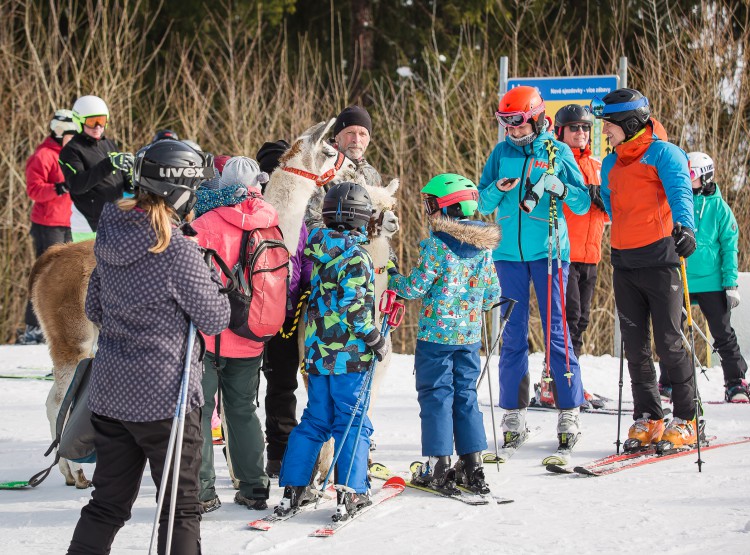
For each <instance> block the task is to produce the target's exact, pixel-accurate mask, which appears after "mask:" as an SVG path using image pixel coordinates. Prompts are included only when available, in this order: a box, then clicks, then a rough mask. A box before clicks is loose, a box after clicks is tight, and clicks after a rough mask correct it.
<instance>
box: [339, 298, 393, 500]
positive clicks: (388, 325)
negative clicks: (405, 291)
mask: <svg viewBox="0 0 750 555" xmlns="http://www.w3.org/2000/svg"><path fill="white" fill-rule="evenodd" d="M404 310H405V309H404V305H403V303H400V302H392V303H391V307H390V310H389V312H388V318H383V326H382V328H381V329H382V331H381V333H382V335H383V337H384V338H387V337H388V333H389V332H390V331H391V329H393V328H397V327H398V326H399V324H401V320H403V318H404ZM376 367H377V363H375V364H373V366H372V369H371V372H372V376H373V377H374V375H375V368H376ZM372 379H373V378H370V381H369V383H368V384H367V394H366V395H365V402H364V404H363V405H362V416H360V417H359V426H357V435H356V436H355V438H354V447H353V448H352V458H351V460H350V461H349V468H348V469H347V471H346V479H345V480H344V486H345V487H347V488H348V487H349V477H350V476H351V474H352V468H353V467H354V457H355V456H356V454H357V447H358V446H359V440H360V438H361V433H362V424H364V421H365V418H366V417H367V409H368V408H369V406H370V393H371V391H372ZM341 443H342V444H343V443H344V442H343V441H342V442H341Z"/></svg>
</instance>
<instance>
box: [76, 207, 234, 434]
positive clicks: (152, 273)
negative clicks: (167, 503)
mask: <svg viewBox="0 0 750 555" xmlns="http://www.w3.org/2000/svg"><path fill="white" fill-rule="evenodd" d="M155 237H156V235H155V233H154V231H153V229H152V228H151V226H150V224H149V221H148V217H147V215H146V213H145V212H142V211H140V210H131V211H129V212H123V211H122V210H120V209H119V208H117V207H116V206H115V205H113V204H107V205H105V207H104V211H103V212H102V216H101V219H100V220H99V229H98V233H97V237H96V243H95V245H94V254H95V256H96V262H97V266H96V268H95V270H94V272H93V273H92V274H91V281H90V282H89V287H88V294H87V296H86V316H88V318H89V319H90V320H91V321H92V322H94V323H95V324H96V325H97V326H99V327H100V328H101V330H100V333H99V348H98V351H97V353H96V357H95V358H94V365H93V371H92V376H91V391H90V398H89V408H90V409H91V410H92V411H93V412H95V413H97V414H100V415H103V416H108V417H110V418H116V419H118V420H125V421H128V422H151V421H155V420H163V419H167V418H171V417H172V416H174V411H175V407H176V405H177V398H178V396H179V389H180V381H181V378H182V369H183V366H184V361H185V351H186V349H187V331H188V323H189V321H190V320H192V321H193V323H194V324H195V326H196V327H197V328H198V329H199V330H200V331H202V332H204V333H206V334H208V335H214V334H217V333H220V332H221V331H222V330H223V329H225V328H226V327H227V325H228V324H229V312H230V310H229V301H228V299H227V297H226V296H225V295H222V294H220V293H219V287H220V281H219V278H218V276H217V275H216V274H215V272H214V270H213V269H212V268H211V269H210V268H209V267H208V266H207V265H206V264H205V263H204V261H203V257H202V256H201V253H200V250H199V248H198V245H197V244H195V243H194V242H192V241H190V240H188V239H187V238H185V237H184V236H183V235H182V233H181V232H180V231H179V230H177V229H175V230H173V234H172V240H171V242H170V244H169V246H168V247H167V249H166V250H165V251H164V252H162V253H159V254H153V253H150V252H148V249H149V248H150V247H151V246H152V245H153V244H154V242H155ZM202 354H203V349H202V342H201V341H200V340H198V339H196V341H195V346H194V348H193V358H192V362H191V371H190V384H189V387H188V403H187V407H186V408H187V412H190V411H191V410H193V409H195V408H197V407H200V406H202V405H203V390H202V388H201V375H202V364H201V358H202Z"/></svg>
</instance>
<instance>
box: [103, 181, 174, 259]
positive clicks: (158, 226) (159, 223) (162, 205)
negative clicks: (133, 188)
mask: <svg viewBox="0 0 750 555" xmlns="http://www.w3.org/2000/svg"><path fill="white" fill-rule="evenodd" d="M117 206H118V207H119V208H120V210H123V211H125V212H128V211H130V210H133V209H134V208H140V209H141V210H143V211H144V212H146V214H148V217H149V220H150V221H151V228H152V229H153V230H154V232H155V233H156V243H155V244H154V246H152V247H151V248H150V249H148V252H152V253H154V254H159V253H160V252H164V251H165V250H166V249H167V247H168V246H169V242H170V241H171V240H172V227H173V226H175V225H177V224H179V223H180V219H179V218H178V217H177V213H176V212H175V211H174V210H173V209H172V207H171V206H169V205H168V204H167V203H166V202H165V201H164V199H163V198H161V197H157V196H156V195H153V194H151V193H149V192H147V191H144V190H143V189H140V190H139V191H138V193H137V195H136V196H135V197H134V198H128V199H122V200H120V201H119V202H118V203H117Z"/></svg>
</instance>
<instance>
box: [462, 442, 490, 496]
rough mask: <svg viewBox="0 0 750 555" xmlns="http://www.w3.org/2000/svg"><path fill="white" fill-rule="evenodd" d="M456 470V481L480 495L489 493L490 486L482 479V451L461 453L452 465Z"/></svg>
mask: <svg viewBox="0 0 750 555" xmlns="http://www.w3.org/2000/svg"><path fill="white" fill-rule="evenodd" d="M453 468H454V470H455V472H456V483H457V484H458V485H459V486H462V487H465V488H466V489H468V490H471V491H473V492H474V493H478V494H480V495H487V494H489V493H490V488H489V486H488V485H487V482H485V480H484V467H483V464H482V453H481V451H477V452H476V453H468V454H466V455H461V456H460V457H459V459H458V462H457V463H456V466H455V467H453Z"/></svg>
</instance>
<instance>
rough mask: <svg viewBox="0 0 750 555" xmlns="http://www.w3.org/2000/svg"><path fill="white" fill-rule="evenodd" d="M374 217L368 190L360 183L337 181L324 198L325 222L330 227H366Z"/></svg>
mask: <svg viewBox="0 0 750 555" xmlns="http://www.w3.org/2000/svg"><path fill="white" fill-rule="evenodd" d="M371 217H372V201H371V200H370V195H369V194H367V190H366V189H365V188H364V187H363V186H362V185H360V184H358V183H351V182H349V181H343V182H341V183H336V184H335V185H334V186H333V187H331V188H330V189H329V190H328V192H327V193H326V196H325V199H323V223H325V224H326V226H327V227H330V228H334V229H335V228H338V227H344V228H346V229H356V228H360V227H364V226H366V225H367V224H368V222H369V221H370V218H371Z"/></svg>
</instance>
